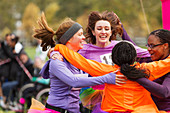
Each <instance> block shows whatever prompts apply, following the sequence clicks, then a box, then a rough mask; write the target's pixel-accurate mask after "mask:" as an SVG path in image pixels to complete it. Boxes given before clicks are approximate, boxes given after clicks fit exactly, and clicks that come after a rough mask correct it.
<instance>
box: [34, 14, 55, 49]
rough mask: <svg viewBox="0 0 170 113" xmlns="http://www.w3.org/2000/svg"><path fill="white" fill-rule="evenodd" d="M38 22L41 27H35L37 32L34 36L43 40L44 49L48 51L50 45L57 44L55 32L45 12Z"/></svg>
mask: <svg viewBox="0 0 170 113" xmlns="http://www.w3.org/2000/svg"><path fill="white" fill-rule="evenodd" d="M37 23H38V25H39V28H37V29H34V32H35V33H34V34H33V37H35V38H37V39H40V40H42V43H41V47H42V50H43V51H46V50H47V48H48V47H49V46H51V47H54V46H55V41H54V39H53V37H54V35H55V32H54V31H53V29H52V28H50V27H49V26H48V24H47V21H46V17H45V14H44V12H42V15H41V19H38V21H37Z"/></svg>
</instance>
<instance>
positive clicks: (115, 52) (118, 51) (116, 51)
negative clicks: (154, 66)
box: [112, 41, 149, 80]
mask: <svg viewBox="0 0 170 113" xmlns="http://www.w3.org/2000/svg"><path fill="white" fill-rule="evenodd" d="M136 56H137V54H136V49H135V48H134V46H133V45H132V44H131V43H130V42H127V41H122V42H119V43H118V44H116V45H115V47H114V48H113V49H112V61H113V63H115V64H116V65H118V66H120V72H121V73H122V74H123V75H125V76H126V77H127V78H128V79H129V80H136V79H138V78H143V77H146V78H148V77H149V74H148V70H145V69H140V68H136V67H135V65H133V63H134V62H135V59H136Z"/></svg>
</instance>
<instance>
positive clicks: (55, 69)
mask: <svg viewBox="0 0 170 113" xmlns="http://www.w3.org/2000/svg"><path fill="white" fill-rule="evenodd" d="M74 74H80V71H79V69H77V68H76V67H74V66H73V65H72V64H70V63H69V62H67V61H66V60H65V59H64V61H63V62H62V61H59V60H58V59H56V60H52V59H50V60H49V61H47V62H46V64H45V65H44V67H43V68H42V70H41V72H40V75H42V76H43V78H50V92H49V97H48V100H47V103H48V104H50V105H52V106H55V107H60V108H63V109H66V110H68V111H69V112H71V113H79V92H80V88H78V89H75V88H73V87H83V86H84V87H86V86H92V85H98V84H104V83H106V82H107V83H110V84H111V83H112V84H114V83H115V76H114V74H111V73H110V74H107V75H105V76H103V77H90V78H86V77H76V76H75V75H74Z"/></svg>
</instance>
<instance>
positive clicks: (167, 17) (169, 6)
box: [161, 0, 170, 30]
mask: <svg viewBox="0 0 170 113" xmlns="http://www.w3.org/2000/svg"><path fill="white" fill-rule="evenodd" d="M161 2H162V23H163V29H167V30H170V0H161Z"/></svg>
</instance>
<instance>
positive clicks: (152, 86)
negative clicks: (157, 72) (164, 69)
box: [137, 73, 170, 111]
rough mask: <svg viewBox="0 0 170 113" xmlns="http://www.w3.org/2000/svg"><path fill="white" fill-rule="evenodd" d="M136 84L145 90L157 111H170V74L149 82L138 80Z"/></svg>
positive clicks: (144, 79)
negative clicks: (150, 95) (150, 96)
mask: <svg viewBox="0 0 170 113" xmlns="http://www.w3.org/2000/svg"><path fill="white" fill-rule="evenodd" d="M137 82H138V83H139V84H140V85H142V86H143V87H144V88H145V89H147V90H148V91H149V92H150V93H151V94H152V98H153V100H154V102H155V104H156V105H157V107H158V109H159V110H163V111H170V73H168V74H166V75H164V76H162V77H160V78H158V79H156V80H154V82H153V81H150V80H148V79H146V78H140V79H138V80H137Z"/></svg>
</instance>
